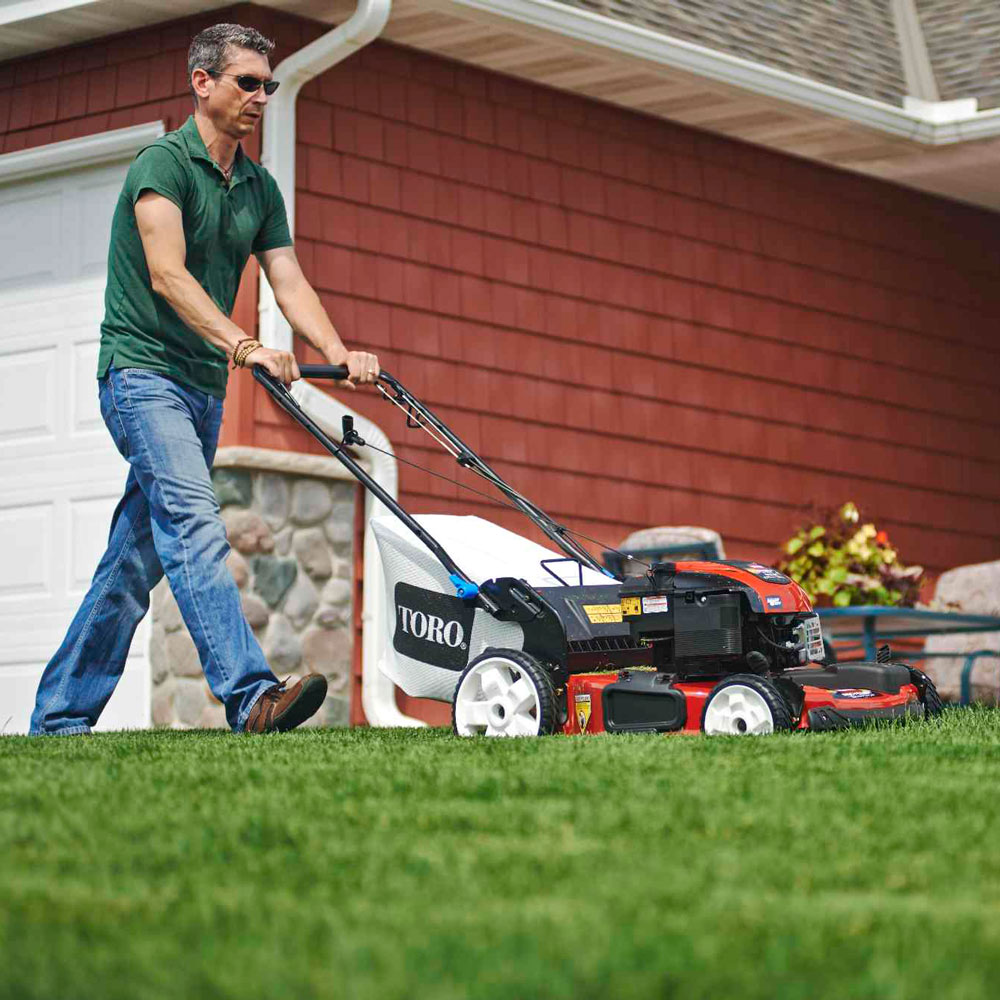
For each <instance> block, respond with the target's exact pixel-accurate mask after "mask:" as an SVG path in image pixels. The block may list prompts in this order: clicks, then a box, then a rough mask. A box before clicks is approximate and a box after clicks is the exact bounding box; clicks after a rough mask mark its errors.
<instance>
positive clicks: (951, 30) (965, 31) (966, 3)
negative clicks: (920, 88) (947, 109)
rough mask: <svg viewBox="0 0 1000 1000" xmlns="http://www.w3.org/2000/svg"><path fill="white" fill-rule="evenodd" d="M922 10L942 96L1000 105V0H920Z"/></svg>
mask: <svg viewBox="0 0 1000 1000" xmlns="http://www.w3.org/2000/svg"><path fill="white" fill-rule="evenodd" d="M917 12H918V14H919V15H920V23H921V26H922V28H923V31H924V41H925V42H926V43H927V52H928V54H929V55H930V59H931V65H932V67H933V69H934V76H935V79H936V80H937V85H938V91H939V93H940V95H941V100H942V101H953V100H957V99H958V98H960V97H976V98H978V99H979V107H980V110H982V109H984V108H996V107H1000V3H997V0H917Z"/></svg>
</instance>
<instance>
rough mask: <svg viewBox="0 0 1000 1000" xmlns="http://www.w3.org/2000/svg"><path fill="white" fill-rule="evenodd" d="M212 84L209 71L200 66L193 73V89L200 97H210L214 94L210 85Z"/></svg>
mask: <svg viewBox="0 0 1000 1000" xmlns="http://www.w3.org/2000/svg"><path fill="white" fill-rule="evenodd" d="M211 82H212V74H211V73H209V72H208V70H207V69H202V68H201V67H200V66H199V67H198V68H197V69H195V70H194V71H193V72H192V73H191V89H192V90H193V91H194V92H195V94H197V95H198V97H208V95H209V94H210V93H211V92H212V89H211V86H210V83H211Z"/></svg>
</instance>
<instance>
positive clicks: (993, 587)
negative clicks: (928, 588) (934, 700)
mask: <svg viewBox="0 0 1000 1000" xmlns="http://www.w3.org/2000/svg"><path fill="white" fill-rule="evenodd" d="M934 600H935V602H936V603H938V604H942V605H944V606H945V608H947V609H951V610H961V611H964V612H965V613H966V614H970V615H1000V561H997V562H988V563H976V564H974V565H971V566H957V567H956V568H955V569H950V570H948V571H947V572H946V573H942V574H941V576H940V577H939V578H938V582H937V587H936V588H935V591H934ZM925 648H926V650H927V652H929V653H950V654H953V655H951V656H948V657H947V658H940V659H939V658H938V657H932V658H930V659H927V660H922V661H919V662H917V664H916V665H917V666H919V667H920V668H921V669H922V670H926V671H927V673H928V674H929V675H930V676H931V678H932V679H933V681H934V684H935V686H936V687H937V689H938V692H939V693H940V695H941V697H942V698H944V699H945V700H947V701H958V700H959V698H960V697H961V677H962V669H963V667H964V666H965V661H966V657H968V655H969V654H970V653H973V652H975V651H977V650H980V649H990V650H993V649H998V650H1000V632H975V633H969V634H968V635H961V634H960V635H932V636H930V637H929V638H928V639H927V643H926V646H925ZM903 658H904V659H905V656H904V657H903ZM974 664H975V665H974V666H973V668H972V674H971V680H972V683H971V687H972V691H971V694H972V700H973V701H982V702H987V703H989V704H995V703H996V702H997V690H998V685H1000V657H996V656H980V657H978V658H977V659H976V660H975V661H974Z"/></svg>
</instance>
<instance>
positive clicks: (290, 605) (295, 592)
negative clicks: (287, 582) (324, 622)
mask: <svg viewBox="0 0 1000 1000" xmlns="http://www.w3.org/2000/svg"><path fill="white" fill-rule="evenodd" d="M318 607H319V594H318V593H317V592H316V588H315V586H314V585H313V582H312V580H310V579H309V577H308V576H306V574H305V573H299V574H298V576H297V577H296V578H295V583H293V584H292V586H291V587H290V588H289V591H288V594H287V596H286V597H285V603H284V606H283V607H282V609H281V610H282V611H283V612H284V614H285V617H286V618H288V620H289V621H290V622H291V623H292V624H293V625H294V626H295V627H296V628H298V629H300V628H304V627H305V626H306V625H308V624H309V621H310V620H311V618H312V616H313V615H314V614H315V613H316V609H317V608H318Z"/></svg>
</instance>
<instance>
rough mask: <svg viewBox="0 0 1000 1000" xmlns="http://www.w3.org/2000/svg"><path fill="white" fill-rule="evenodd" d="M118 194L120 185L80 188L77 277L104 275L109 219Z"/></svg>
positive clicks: (104, 184) (91, 185)
mask: <svg viewBox="0 0 1000 1000" xmlns="http://www.w3.org/2000/svg"><path fill="white" fill-rule="evenodd" d="M120 191H121V182H120V181H113V182H110V183H109V182H101V183H94V184H85V185H82V186H81V187H80V192H79V196H78V198H77V205H78V208H79V212H80V226H79V230H78V231H79V233H80V242H79V245H78V253H79V262H78V265H77V274H81V275H92V274H100V275H103V274H104V272H105V268H106V267H107V261H108V240H109V238H110V236H111V218H112V216H113V215H114V211H115V202H117V200H118V195H119V193H120Z"/></svg>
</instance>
